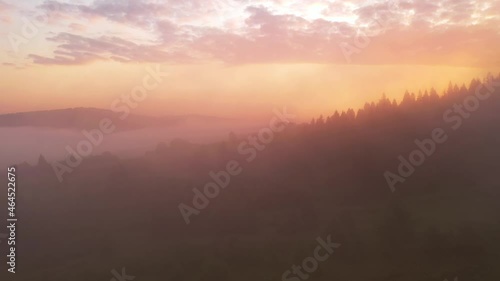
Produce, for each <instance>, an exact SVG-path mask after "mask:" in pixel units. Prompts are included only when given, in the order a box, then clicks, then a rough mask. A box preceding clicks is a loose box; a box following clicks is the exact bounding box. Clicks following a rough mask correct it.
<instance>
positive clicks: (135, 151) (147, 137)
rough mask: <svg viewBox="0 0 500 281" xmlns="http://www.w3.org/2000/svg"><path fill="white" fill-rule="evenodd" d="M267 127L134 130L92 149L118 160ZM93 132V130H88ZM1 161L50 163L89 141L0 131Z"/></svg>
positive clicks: (67, 133)
mask: <svg viewBox="0 0 500 281" xmlns="http://www.w3.org/2000/svg"><path fill="white" fill-rule="evenodd" d="M263 125H264V124H259V123H257V122H248V121H236V120H230V121H221V122H217V123H215V122H212V123H207V122H195V121H190V122H184V123H182V124H178V125H174V126H169V127H157V128H145V129H139V130H133V131H118V130H117V131H116V132H114V133H111V134H108V135H104V138H103V141H102V142H101V143H100V144H98V145H96V146H93V151H92V154H93V155H98V154H101V153H103V152H106V151H108V152H111V153H113V154H115V155H117V156H119V157H122V158H126V157H135V156H140V155H142V154H144V153H145V152H146V151H149V150H152V149H154V148H155V147H156V146H157V145H158V143H160V142H166V143H169V142H170V141H171V140H173V139H176V138H181V139H184V140H187V141H190V142H193V143H210V142H215V141H220V140H226V139H227V138H228V136H229V133H230V132H234V133H236V134H247V133H250V132H252V131H256V130H258V129H259V128H260V127H261V126H263ZM89 131H90V130H89ZM0 135H2V136H3V137H2V138H1V139H0V146H1V147H2V158H1V159H0V166H1V167H5V166H8V165H13V164H19V163H22V162H27V163H29V164H32V165H33V164H36V163H37V161H38V157H39V156H40V155H41V154H42V155H43V156H45V158H46V159H47V160H48V161H49V162H50V161H55V160H61V159H64V158H65V157H66V155H67V154H68V152H67V151H66V147H67V146H70V147H71V148H73V149H76V146H77V144H78V143H79V142H81V141H82V140H87V138H86V137H85V136H84V135H83V133H82V131H79V130H72V129H54V128H36V127H18V128H0Z"/></svg>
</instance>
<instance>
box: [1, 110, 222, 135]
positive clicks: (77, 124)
mask: <svg viewBox="0 0 500 281" xmlns="http://www.w3.org/2000/svg"><path fill="white" fill-rule="evenodd" d="M120 116H121V113H116V112H113V111H111V110H105V109H97V108H83V107H79V108H68V109H57V110H46V111H32V112H20V113H11V114H3V115H0V127H46V128H61V129H63V128H64V129H80V130H81V129H93V128H98V127H99V123H100V122H101V120H103V119H105V118H109V119H111V120H112V121H113V124H115V125H116V126H117V130H120V131H123V130H135V129H141V128H148V127H164V126H173V125H176V124H181V123H183V122H188V121H191V122H218V121H224V120H226V121H227V120H228V119H225V118H220V117H214V116H204V115H183V116H162V117H152V116H144V115H135V114H130V115H129V116H128V117H127V118H125V119H124V120H122V119H120Z"/></svg>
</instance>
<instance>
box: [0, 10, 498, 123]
mask: <svg viewBox="0 0 500 281" xmlns="http://www.w3.org/2000/svg"><path fill="white" fill-rule="evenodd" d="M499 26H500V1H496V0H443V1H436V0H413V1H409V0H401V1H396V0H394V1H378V0H347V1H338V0H322V1H294V0H286V1H285V0H273V1H262V0H136V1H132V0H130V1H127V0H85V1H83V0H80V1H35V0H25V1H6V0H0V35H1V38H2V39H1V40H0V63H1V65H0V75H1V76H2V79H1V80H0V89H1V94H0V95H1V98H2V103H1V104H0V113H8V112H18V111H31V110H45V109H55V108H66V107H78V106H84V107H87V106H88V107H98V108H109V107H110V104H111V103H112V102H113V100H115V99H116V98H117V97H120V96H121V95H123V94H124V93H129V92H130V91H131V89H133V88H134V87H135V86H136V85H137V84H140V83H141V81H142V77H143V76H144V75H145V74H146V71H145V69H146V68H147V67H148V66H150V67H151V66H154V65H160V66H161V69H163V70H165V71H167V72H168V73H169V76H168V77H167V78H165V79H164V80H163V81H162V83H161V84H160V85H159V86H158V87H157V88H156V89H154V90H153V91H152V92H153V93H152V94H151V95H149V96H148V98H147V99H146V100H144V101H143V102H141V104H140V106H139V107H138V108H137V109H136V111H137V113H140V114H148V115H165V114H205V115H221V116H242V117H257V116H261V115H265V114H266V113H271V112H272V109H273V108H275V107H282V106H288V107H289V108H291V109H293V110H295V112H296V113H297V114H298V115H299V116H301V117H303V118H309V117H312V116H315V115H318V114H329V113H331V112H332V111H334V110H336V109H347V108H348V107H355V108H356V107H361V106H362V105H363V104H364V103H365V102H366V101H373V100H377V99H378V98H379V97H380V96H381V95H382V93H386V94H387V95H388V96H389V97H390V98H396V99H399V98H400V97H401V95H402V94H403V93H404V91H405V90H406V89H408V90H410V91H418V90H420V89H425V88H429V87H435V88H436V89H438V90H442V89H444V88H446V87H447V85H448V82H449V81H454V82H456V83H459V84H460V83H462V82H468V81H469V80H470V79H472V78H475V77H482V76H484V75H485V74H486V73H488V72H495V73H498V71H499V70H500V54H499V51H498V46H500V29H499Z"/></svg>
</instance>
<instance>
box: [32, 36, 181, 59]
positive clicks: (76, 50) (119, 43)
mask: <svg viewBox="0 0 500 281" xmlns="http://www.w3.org/2000/svg"><path fill="white" fill-rule="evenodd" d="M48 40H49V41H53V42H55V43H57V44H58V46H57V49H56V51H54V54H53V57H44V56H40V55H36V54H30V55H29V57H30V58H31V59H32V60H33V62H34V63H37V64H82V63H89V62H92V61H96V60H116V61H121V62H129V61H130V62H155V61H187V60H188V59H189V58H188V57H187V56H185V55H182V54H179V53H176V52H167V51H164V50H162V49H161V48H160V47H158V46H146V45H139V44H136V43H133V42H131V41H127V40H124V39H122V38H118V37H112V36H101V37H99V38H97V39H94V38H87V37H83V36H79V35H75V34H70V33H60V34H58V35H56V36H54V37H51V38H48Z"/></svg>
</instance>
